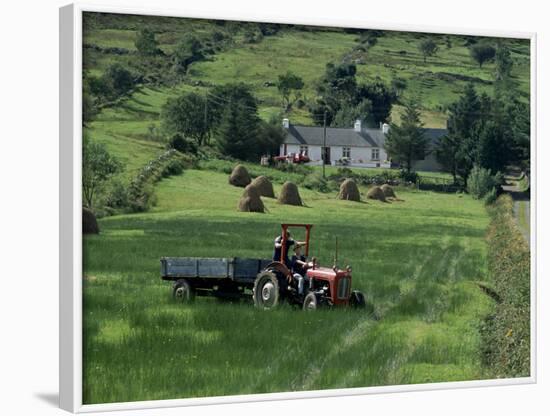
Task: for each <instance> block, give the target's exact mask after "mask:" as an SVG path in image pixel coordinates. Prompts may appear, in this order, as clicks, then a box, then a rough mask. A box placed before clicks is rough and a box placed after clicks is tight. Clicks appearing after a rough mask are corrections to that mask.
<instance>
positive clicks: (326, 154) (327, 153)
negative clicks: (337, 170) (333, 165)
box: [323, 146, 330, 165]
mask: <svg viewBox="0 0 550 416" xmlns="http://www.w3.org/2000/svg"><path fill="white" fill-rule="evenodd" d="M323 160H324V161H325V165H330V147H328V146H327V147H323Z"/></svg>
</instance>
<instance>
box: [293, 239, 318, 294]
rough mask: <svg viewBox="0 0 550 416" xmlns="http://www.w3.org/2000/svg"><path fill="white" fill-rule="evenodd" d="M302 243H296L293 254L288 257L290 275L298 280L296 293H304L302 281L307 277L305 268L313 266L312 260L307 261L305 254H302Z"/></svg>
mask: <svg viewBox="0 0 550 416" xmlns="http://www.w3.org/2000/svg"><path fill="white" fill-rule="evenodd" d="M302 245H303V244H300V243H296V244H295V245H294V255H293V256H292V258H291V259H290V270H291V271H292V277H293V278H294V280H296V281H297V282H298V294H300V295H303V294H304V282H305V280H306V279H307V275H306V272H307V269H309V268H311V267H313V261H314V260H315V259H313V261H311V262H308V261H307V258H306V256H304V255H303V254H302Z"/></svg>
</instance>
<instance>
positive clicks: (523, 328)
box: [481, 195, 531, 378]
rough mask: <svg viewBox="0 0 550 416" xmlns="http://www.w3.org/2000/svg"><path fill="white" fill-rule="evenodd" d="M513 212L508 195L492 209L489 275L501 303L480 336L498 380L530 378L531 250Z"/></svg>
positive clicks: (489, 239)
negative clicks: (504, 378)
mask: <svg viewBox="0 0 550 416" xmlns="http://www.w3.org/2000/svg"><path fill="white" fill-rule="evenodd" d="M512 208H513V201H512V198H511V197H510V196H509V195H502V196H500V197H499V198H498V199H497V201H496V203H495V204H494V205H493V206H492V207H490V208H489V209H490V211H491V216H492V221H491V224H490V226H489V230H488V233H487V241H488V247H489V248H488V271H489V279H490V282H491V284H492V285H494V290H495V292H496V293H497V294H498V296H499V300H498V302H496V303H495V305H494V309H493V312H492V313H491V314H490V315H489V316H488V317H487V318H486V320H485V322H484V323H483V325H482V328H481V335H482V343H483V353H484V361H485V364H486V365H488V366H489V367H490V368H491V370H492V372H493V373H494V375H495V376H496V377H497V378H502V377H526V376H529V374H530V342H531V339H530V293H531V288H530V250H529V246H528V245H527V242H526V241H525V239H524V238H523V235H522V234H521V232H520V230H519V228H518V226H517V224H516V222H515V220H514V217H513V212H512Z"/></svg>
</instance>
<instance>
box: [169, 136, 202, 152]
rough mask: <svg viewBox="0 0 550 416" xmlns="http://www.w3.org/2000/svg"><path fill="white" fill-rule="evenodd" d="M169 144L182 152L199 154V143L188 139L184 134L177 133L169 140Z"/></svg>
mask: <svg viewBox="0 0 550 416" xmlns="http://www.w3.org/2000/svg"><path fill="white" fill-rule="evenodd" d="M168 146H169V147H170V148H172V149H176V150H177V151H178V152H181V153H192V154H197V145H196V144H195V142H192V141H190V140H187V139H186V138H185V137H183V135H181V134H179V133H176V134H174V135H173V136H172V138H171V139H170V141H169V142H168Z"/></svg>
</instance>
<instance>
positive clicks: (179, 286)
mask: <svg viewBox="0 0 550 416" xmlns="http://www.w3.org/2000/svg"><path fill="white" fill-rule="evenodd" d="M172 295H173V296H174V299H175V300H177V301H178V302H181V303H191V302H193V301H194V300H195V289H193V287H192V286H191V285H190V284H189V282H188V281H187V280H185V279H180V280H178V281H176V283H174V287H173V290H172Z"/></svg>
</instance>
